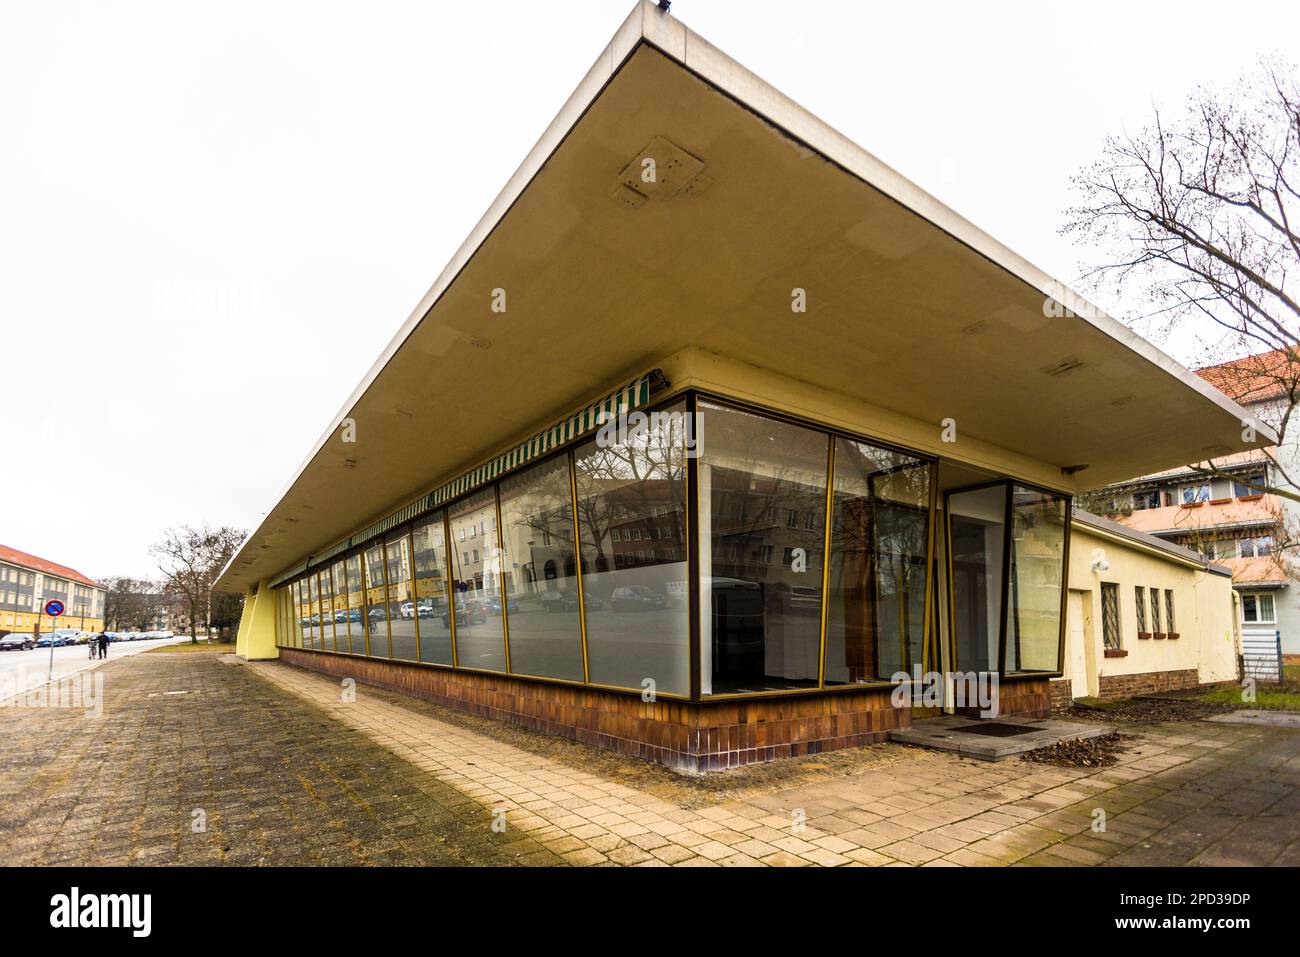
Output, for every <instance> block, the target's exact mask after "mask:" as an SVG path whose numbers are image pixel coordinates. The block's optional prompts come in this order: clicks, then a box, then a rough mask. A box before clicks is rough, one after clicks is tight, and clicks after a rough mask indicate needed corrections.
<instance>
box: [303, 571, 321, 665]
mask: <svg viewBox="0 0 1300 957" xmlns="http://www.w3.org/2000/svg"><path fill="white" fill-rule="evenodd" d="M307 601H308V605H307V625H306V627H305V628H304V629H303V633H304V636H305V637H306V639H307V647H308V648H311V649H313V650H317V651H319V650H320V646H321V643H320V580H319V579H318V578H317V577H316V576H315V575H308V576H307Z"/></svg>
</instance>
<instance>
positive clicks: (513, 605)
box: [483, 598, 519, 615]
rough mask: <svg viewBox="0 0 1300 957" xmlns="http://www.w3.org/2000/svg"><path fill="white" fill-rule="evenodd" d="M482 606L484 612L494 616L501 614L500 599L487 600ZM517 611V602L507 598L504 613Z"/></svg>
mask: <svg viewBox="0 0 1300 957" xmlns="http://www.w3.org/2000/svg"><path fill="white" fill-rule="evenodd" d="M483 604H484V605H485V606H486V610H487V611H490V612H492V614H494V615H499V614H501V599H500V598H489V599H487V600H486V601H485V602H484V603H483ZM518 610H519V602H518V601H517V600H516V599H514V598H507V599H506V611H518Z"/></svg>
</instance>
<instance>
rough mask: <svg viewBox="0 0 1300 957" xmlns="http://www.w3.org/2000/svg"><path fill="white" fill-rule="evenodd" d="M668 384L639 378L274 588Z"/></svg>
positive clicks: (297, 569) (300, 567)
mask: <svg viewBox="0 0 1300 957" xmlns="http://www.w3.org/2000/svg"><path fill="white" fill-rule="evenodd" d="M665 384H666V383H665V380H664V377H663V373H662V372H660V371H659V370H658V369H655V370H654V371H652V372H648V373H646V374H645V375H643V376H641V377H640V378H638V379H634V380H633V381H632V382H629V383H628V384H627V385H625V386H623V387H622V388H621V389H617V390H615V391H614V392H611V393H610V394H609V395H607V396H604V397H603V398H601V399H598V400H596V401H595V402H592V403H591V404H589V405H586V406H583V408H581V409H579V410H578V411H577V412H574V413H573V414H572V415H568V416H565V417H564V418H563V419H561V420H560V421H559V422H556V423H555V424H554V425H552V426H550V427H548V428H545V429H543V430H542V431H541V432H538V433H537V434H536V435H534V436H532V437H531V438H529V439H526V440H525V441H523V442H520V443H519V444H518V445H515V446H513V447H511V448H509V449H507V450H506V451H504V452H502V453H501V454H499V455H496V456H493V457H492V458H490V459H488V460H487V461H486V462H483V463H482V464H481V465H477V466H475V467H474V468H472V469H470V470H469V471H468V472H465V473H463V474H461V475H458V476H457V477H456V478H454V479H452V480H451V481H449V482H446V483H445V484H443V485H440V486H438V487H437V488H436V489H434V490H433V491H432V492H429V493H428V494H427V495H421V496H420V497H419V498H418V499H416V500H414V501H412V502H408V503H407V504H406V505H403V506H402V507H401V508H399V509H398V510H397V511H395V512H393V513H392V514H390V515H386V516H384V517H383V518H381V519H380V520H379V521H377V522H373V523H371V524H370V525H367V526H366V527H365V528H363V529H361V530H360V531H357V532H354V533H353V534H351V535H349V536H348V537H347V538H345V539H343V540H342V541H340V542H336V543H335V544H333V545H331V546H330V547H329V548H327V549H325V550H324V551H322V552H319V553H318V554H315V555H312V556H310V557H309V558H307V559H306V560H305V561H302V562H299V563H298V564H297V565H295V566H293V567H292V568H290V569H287V570H285V571H283V572H281V573H280V574H279V575H277V576H276V577H275V578H274V579H272V581H271V583H270V584H271V587H273V588H274V587H276V586H279V585H282V584H284V583H285V582H287V581H291V580H293V579H294V578H297V577H298V576H299V575H302V574H304V573H305V572H307V571H309V570H310V569H312V568H316V567H319V566H320V565H323V564H325V563H326V562H328V561H330V560H332V559H333V558H335V557H337V556H338V555H341V554H343V553H344V552H346V551H348V550H350V549H352V548H353V547H355V546H357V545H360V544H362V543H363V542H368V541H369V540H370V539H372V538H375V537H377V536H379V535H382V534H383V533H384V532H386V531H388V530H389V529H391V528H396V527H397V526H398V525H402V524H405V523H406V522H409V521H410V520H411V519H413V518H416V517H417V516H419V515H422V514H423V513H425V512H430V511H433V510H434V509H436V508H439V507H440V506H442V505H445V504H447V503H448V502H450V501H451V500H452V499H456V498H459V497H460V496H462V495H465V494H467V493H469V492H472V491H474V490H475V489H477V488H479V487H481V486H484V485H487V484H489V483H491V482H493V481H495V480H496V479H497V478H499V477H500V476H502V475H504V474H505V473H507V472H511V471H513V470H515V469H517V468H519V467H520V466H523V465H527V464H528V463H529V462H531V461H533V460H534V459H538V458H541V457H542V456H545V455H548V454H549V453H551V452H553V451H555V450H556V449H558V448H560V447H561V446H563V445H566V444H568V443H569V442H572V441H574V440H575V439H578V438H581V437H582V436H584V435H586V434H587V433H589V432H594V431H595V430H596V429H598V428H599V427H600V424H601V422H602V421H603V420H604V419H605V417H607V416H611V415H614V416H616V415H619V414H620V413H621V412H630V411H631V410H633V409H636V408H639V407H640V406H643V405H645V404H646V403H648V402H649V401H650V395H651V393H652V392H657V391H659V390H660V389H662V388H663V386H664V385H665Z"/></svg>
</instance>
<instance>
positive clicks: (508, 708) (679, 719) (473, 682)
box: [280, 648, 1047, 771]
mask: <svg viewBox="0 0 1300 957" xmlns="http://www.w3.org/2000/svg"><path fill="white" fill-rule="evenodd" d="M280 657H281V659H282V660H283V661H285V662H286V663H288V664H291V665H296V666H298V667H301V668H307V669H310V670H312V671H318V672H322V673H324V674H329V675H335V676H337V677H340V678H345V677H346V678H354V679H356V680H357V681H359V682H362V683H363V684H371V685H377V686H379V687H381V688H388V689H390V690H393V691H398V692H401V693H403V694H409V695H411V696H413V697H416V698H423V699H425V700H427V701H433V702H435V703H437V704H440V705H443V706H445V707H448V708H454V709H456V710H458V711H466V712H469V713H471V714H476V715H480V716H483V717H487V718H494V719H496V720H499V721H508V722H510V723H512V724H517V725H520V726H522V727H525V728H532V729H533V730H535V731H542V732H545V733H547V734H554V735H559V736H561V737H566V738H572V739H574V740H577V741H581V742H582V743H584V744H589V745H593V746H595V747H600V748H606V749H608V750H611V751H617V752H618V753H620V754H626V755H631V756H634V757H639V758H645V759H646V760H648V761H655V762H657V763H659V764H663V765H667V766H668V767H672V768H679V769H685V770H691V771H718V770H725V769H726V768H734V767H739V766H741V765H745V764H755V763H758V762H761V761H772V760H775V759H777V758H786V757H794V756H797V755H801V754H816V753H819V752H822V751H832V750H835V749H837V748H851V747H858V746H861V745H864V744H875V743H878V742H881V741H884V740H886V738H887V737H888V736H889V732H890V731H893V730H895V729H896V728H900V727H908V726H909V725H910V724H911V712H910V711H909V710H908V709H902V710H899V709H896V708H894V707H893V705H892V704H891V703H890V700H889V695H890V689H887V688H886V689H883V690H880V689H876V690H870V691H865V690H864V691H840V692H835V693H833V694H823V695H796V696H792V697H780V698H775V697H774V698H763V699H757V700H751V701H721V702H717V703H701V704H695V703H692V702H684V701H669V700H665V699H660V700H659V701H657V702H654V703H653V704H651V703H647V702H643V701H642V700H641V699H640V697H639V696H637V695H634V694H619V693H617V692H612V691H603V690H600V689H596V688H580V687H574V686H569V685H559V684H548V683H545V682H537V681H521V680H519V679H517V678H510V677H507V676H505V675H493V674H484V673H482V672H474V671H459V670H456V671H453V670H451V669H447V668H430V667H427V666H421V665H414V664H409V663H406V662H397V661H377V660H374V659H371V658H358V657H354V656H351V655H335V654H325V653H322V652H315V651H307V650H304V649H300V648H281V649H280ZM1043 684H1044V688H1043V689H1042V698H1043V703H1044V704H1043V706H1044V708H1045V707H1046V697H1047V691H1046V687H1045V685H1046V682H1043ZM1005 700H1006V695H1005V692H1004V695H1003V701H1004V707H1005Z"/></svg>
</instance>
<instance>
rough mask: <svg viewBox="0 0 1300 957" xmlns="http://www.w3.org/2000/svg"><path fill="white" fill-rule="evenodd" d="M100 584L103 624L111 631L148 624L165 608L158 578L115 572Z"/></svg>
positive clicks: (137, 627) (143, 627)
mask: <svg viewBox="0 0 1300 957" xmlns="http://www.w3.org/2000/svg"><path fill="white" fill-rule="evenodd" d="M101 584H102V585H103V586H104V589H105V592H106V594H105V598H104V624H105V627H109V628H111V629H112V630H113V631H119V630H121V629H126V630H130V631H139V630H142V629H145V628H148V627H149V626H150V625H151V624H152V623H153V622H154V621H156V620H157V619H158V618H159V616H160V615H161V614H162V612H163V610H164V609H165V606H166V601H165V600H164V596H163V587H162V585H160V584H159V583H158V582H153V581H149V580H148V579H145V578H130V577H127V576H124V575H119V576H117V577H115V578H109V579H106V580H105V581H103V582H101Z"/></svg>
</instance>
